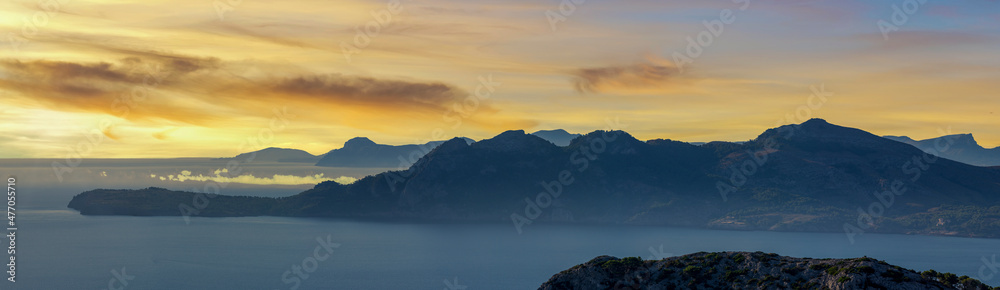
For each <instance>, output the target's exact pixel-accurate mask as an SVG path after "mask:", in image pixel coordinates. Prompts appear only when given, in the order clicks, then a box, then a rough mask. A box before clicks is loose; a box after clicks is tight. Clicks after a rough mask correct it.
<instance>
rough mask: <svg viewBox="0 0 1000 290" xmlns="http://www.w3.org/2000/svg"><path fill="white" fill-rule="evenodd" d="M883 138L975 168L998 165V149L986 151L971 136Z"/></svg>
mask: <svg viewBox="0 0 1000 290" xmlns="http://www.w3.org/2000/svg"><path fill="white" fill-rule="evenodd" d="M885 138H887V139H890V140H893V141H898V142H903V143H906V144H910V145H913V146H916V147H917V148H920V150H923V151H924V152H927V153H931V154H934V155H937V156H941V157H944V158H948V159H951V160H955V161H958V162H964V163H967V164H972V165H977V166H998V165H1000V147H996V148H993V149H986V148H983V146H980V145H979V143H978V142H976V139H975V138H973V137H972V134H957V135H948V136H942V137H937V138H932V139H927V140H920V141H916V140H913V139H911V138H910V137H906V136H885Z"/></svg>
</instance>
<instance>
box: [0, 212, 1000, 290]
mask: <svg viewBox="0 0 1000 290" xmlns="http://www.w3.org/2000/svg"><path fill="white" fill-rule="evenodd" d="M23 214H24V215H23V216H22V219H23V222H22V225H21V229H20V232H19V233H18V234H19V235H20V236H19V240H18V242H19V246H20V249H21V252H20V255H18V259H19V261H21V262H20V263H19V265H20V267H19V273H18V282H17V283H15V287H13V288H9V287H8V286H10V283H3V284H2V285H3V287H5V289H105V288H107V287H108V282H109V280H110V279H112V278H113V277H114V275H113V274H112V273H111V271H112V270H118V271H120V269H122V268H125V274H126V275H128V276H134V277H135V278H134V279H132V280H131V281H129V284H128V286H127V287H126V289H289V288H290V287H291V286H292V285H293V284H286V283H283V282H282V274H283V273H284V272H285V271H288V270H290V269H291V267H292V265H293V264H300V265H301V263H302V261H303V259H306V258H308V257H312V256H313V254H314V250H315V249H316V247H317V245H318V242H317V241H316V238H317V237H323V238H325V237H326V236H327V235H329V236H330V239H331V240H332V241H333V242H334V243H339V244H340V247H339V248H334V249H333V254H331V255H330V257H329V258H328V259H327V260H325V261H322V262H318V263H317V265H316V269H315V272H313V273H311V274H309V277H308V278H306V279H304V280H302V281H301V287H300V288H299V289H447V285H446V284H445V283H444V280H450V281H452V283H453V282H454V280H455V279H456V278H457V281H458V284H460V285H463V286H468V288H467V289H534V288H537V287H538V286H539V285H540V284H541V283H542V282H544V281H545V280H547V279H548V278H549V277H550V276H551V275H552V274H554V273H557V272H559V271H561V270H564V269H566V268H569V267H571V266H573V265H576V264H579V263H582V262H584V261H587V260H589V259H591V258H593V257H595V256H597V255H602V254H609V255H615V256H619V257H622V256H637V255H639V256H643V257H645V258H651V256H653V253H652V252H651V251H650V249H649V248H650V247H653V248H654V250H655V252H657V253H658V254H659V253H666V254H668V255H670V254H687V253H692V252H697V251H727V250H740V251H758V250H759V251H765V252H776V253H780V254H782V255H790V256H804V257H859V256H864V255H867V256H870V257H876V258H878V259H884V260H886V261H888V262H889V263H893V264H898V265H902V266H904V267H908V268H914V269H919V270H926V269H930V268H933V269H936V270H943V271H950V272H954V273H958V274H960V275H962V274H964V275H970V276H976V275H977V274H976V272H978V270H979V268H980V266H981V265H982V261H981V260H980V259H981V257H983V256H984V255H993V254H996V253H998V250H1000V240H987V239H965V238H945V237H924V236H901V235H874V234H870V235H864V236H862V237H861V238H860V239H859V241H858V243H857V244H855V245H850V244H849V243H847V241H846V238H845V237H844V236H843V235H842V234H816V233H774V232H732V231H709V230H696V229H680V228H660V227H610V226H600V227H598V226H565V225H540V224H535V225H531V226H529V227H527V228H526V231H525V232H524V234H522V235H518V234H517V232H516V231H515V230H514V228H513V227H512V226H510V225H507V224H490V225H469V224H464V225H454V224H452V225H433V224H392V223H373V222H354V221H337V220H316V219H295V218H276V217H259V218H196V219H194V220H193V221H192V223H191V224H190V225H186V224H185V223H184V222H183V220H181V219H180V218H177V217H153V218H137V217H87V216H80V215H79V214H77V213H76V212H73V211H68V210H49V211H42V210H32V211H25V212H23ZM661 245H662V247H663V252H660V246H661ZM323 254H325V252H322V251H321V255H323ZM309 266H310V267H311V266H312V265H311V264H310V265H309ZM986 274H990V272H989V271H987V272H986ZM996 276H1000V274H998V275H996ZM987 282H989V283H991V284H993V285H997V284H1000V283H998V282H1000V279H997V278H996V277H994V279H993V281H987ZM115 286H116V287H118V284H115Z"/></svg>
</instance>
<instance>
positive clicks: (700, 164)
mask: <svg viewBox="0 0 1000 290" xmlns="http://www.w3.org/2000/svg"><path fill="white" fill-rule="evenodd" d="M345 147H350V146H345ZM327 157H330V156H329V155H328V156H327ZM997 180H1000V169H996V168H985V167H976V166H971V165H967V164H964V163H959V162H954V161H951V160H948V159H944V158H937V159H933V158H932V159H927V157H926V156H924V154H923V152H922V151H920V150H919V149H917V148H915V147H913V146H910V145H907V144H903V143H899V142H896V141H892V140H889V139H885V138H881V137H878V136H875V135H873V134H870V133H868V132H865V131H862V130H858V129H852V128H845V127H840V126H836V125H832V124H829V123H827V122H826V121H824V120H820V119H813V120H809V121H807V122H805V123H802V124H799V125H787V126H781V127H779V128H774V129H769V130H767V131H765V132H764V133H762V134H760V135H759V136H758V137H757V138H756V139H754V140H750V141H748V142H744V143H742V144H737V143H730V142H711V143H708V144H704V145H701V146H694V145H691V144H688V143H684V142H678V141H672V140H660V139H657V140H649V141H646V142H642V141H639V140H636V139H635V138H633V137H632V136H631V135H629V134H628V133H625V132H623V131H595V132H592V133H589V134H586V135H583V136H581V137H578V138H576V139H574V140H573V141H572V143H571V144H569V145H568V146H565V147H559V146H556V145H554V144H553V143H551V142H548V141H546V140H544V139H542V138H539V137H537V136H534V135H529V134H525V133H524V131H507V132H504V133H502V134H500V135H497V136H496V137H493V138H491V139H486V140H482V141H479V142H476V143H472V144H469V143H468V142H467V141H466V140H463V139H458V138H456V139H452V140H449V141H447V142H445V143H443V144H441V145H439V146H437V147H436V148H434V149H433V150H431V152H430V153H428V154H426V155H425V156H423V157H422V158H420V160H419V161H417V162H416V163H415V164H413V165H412V166H411V167H410V168H409V169H408V170H404V171H390V172H385V173H381V174H378V175H374V176H368V177H365V178H362V179H360V180H358V181H356V182H355V183H352V184H349V185H340V184H337V183H334V182H324V183H320V184H318V185H316V187H314V188H313V189H310V190H307V191H304V192H302V193H300V194H298V195H295V196H292V197H287V198H282V199H276V200H274V201H273V203H272V204H271V205H270V206H265V207H258V206H256V204H257V203H256V202H257V201H253V202H252V203H253V204H255V206H243V205H241V204H244V203H245V202H242V201H240V202H238V201H229V202H230V203H232V204H233V208H245V209H246V211H244V212H240V213H239V214H240V215H278V216H323V217H347V218H398V219H417V220H461V221H471V220H476V221H506V222H510V223H513V225H515V228H516V229H517V230H518V231H521V230H523V228H524V227H525V226H527V225H529V224H531V223H533V222H537V221H559V222H577V223H604V224H643V225H675V226H695V227H704V228H723V229H741V230H775V231H820V232H845V230H846V231H848V232H849V233H851V234H850V235H848V236H850V237H853V236H856V235H860V234H863V233H868V232H879V233H904V234H929V235H958V236H971V237H1000V183H998V182H997ZM894 192H895V193H894ZM150 194H151V193H148V192H146V191H142V190H140V191H114V190H95V191H90V192H85V193H82V194H80V195H78V196H76V197H74V199H73V202H71V204H70V206H71V207H72V208H75V209H77V210H80V212H81V213H82V214H108V213H109V212H112V214H114V213H119V214H120V213H129V214H134V213H135V212H140V213H142V212H148V213H150V214H149V215H154V214H152V213H154V212H155V213H157V214H156V215H158V214H159V213H162V212H167V213H169V212H173V213H174V215H179V214H180V213H179V212H178V211H177V210H176V209H177V203H172V202H164V203H159V202H157V200H158V198H152V197H150V196H149V195H150ZM161 194H162V193H161ZM173 194H188V195H190V194H193V193H173ZM247 202H250V201H247ZM212 206H213V207H215V206H219V207H225V208H228V207H229V206H228V205H227V204H226V203H225V202H220V201H218V200H213V201H212ZM135 207H142V208H143V209H144V210H136V209H135ZM859 208H861V209H862V213H859V210H858V209H859ZM218 210H222V209H218ZM229 212H232V211H229Z"/></svg>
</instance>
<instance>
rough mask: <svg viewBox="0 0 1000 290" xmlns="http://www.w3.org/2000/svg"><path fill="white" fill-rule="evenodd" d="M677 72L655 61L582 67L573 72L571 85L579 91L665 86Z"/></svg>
mask: <svg viewBox="0 0 1000 290" xmlns="http://www.w3.org/2000/svg"><path fill="white" fill-rule="evenodd" d="M677 74H678V71H677V68H676V67H674V66H671V65H664V64H655V63H635V64H629V65H619V66H605V67H593V68H583V69H579V70H577V71H575V72H573V75H574V76H575V78H574V80H573V86H574V88H575V89H576V90H577V91H578V92H581V93H593V92H607V91H614V90H619V89H647V88H666V87H668V86H669V85H670V84H669V83H670V82H672V81H673V80H674V79H676V78H677Z"/></svg>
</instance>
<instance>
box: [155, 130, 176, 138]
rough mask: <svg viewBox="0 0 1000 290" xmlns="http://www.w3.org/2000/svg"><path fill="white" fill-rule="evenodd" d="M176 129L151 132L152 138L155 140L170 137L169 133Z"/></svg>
mask: <svg viewBox="0 0 1000 290" xmlns="http://www.w3.org/2000/svg"><path fill="white" fill-rule="evenodd" d="M177 129H178V128H170V129H166V130H163V131H160V132H156V133H153V138H156V140H167V138H169V137H170V133H173V132H174V131H177Z"/></svg>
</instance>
